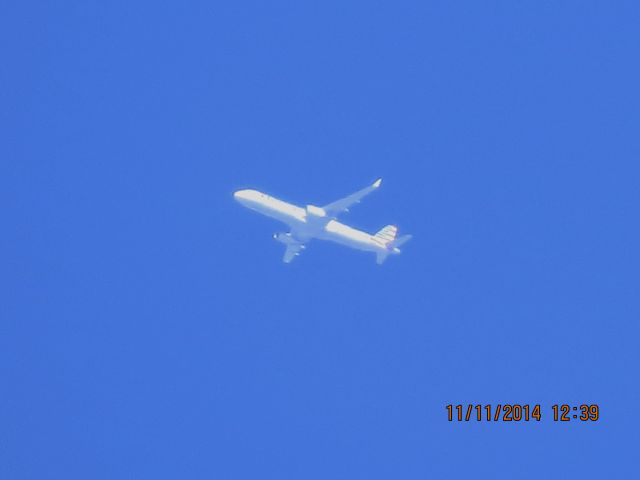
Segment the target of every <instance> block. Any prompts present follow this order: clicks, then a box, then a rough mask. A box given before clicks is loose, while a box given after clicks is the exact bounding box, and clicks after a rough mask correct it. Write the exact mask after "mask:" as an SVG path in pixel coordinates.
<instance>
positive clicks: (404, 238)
mask: <svg viewBox="0 0 640 480" xmlns="http://www.w3.org/2000/svg"><path fill="white" fill-rule="evenodd" d="M412 238H413V235H403V236H401V237H399V238H396V239H395V240H394V241H393V242H391V247H393V248H397V247H400V246H401V245H404V244H405V243H407V242H408V241H409V240H411V239H412Z"/></svg>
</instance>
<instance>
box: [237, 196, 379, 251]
mask: <svg viewBox="0 0 640 480" xmlns="http://www.w3.org/2000/svg"><path fill="white" fill-rule="evenodd" d="M234 197H235V199H236V200H237V201H238V202H240V203H241V204H242V205H244V206H245V207H247V208H250V209H251V210H255V211H256V212H259V213H262V214H263V215H266V216H268V217H271V218H275V219H276V220H280V221H281V222H284V223H286V224H287V225H289V226H290V227H291V233H292V235H294V237H295V238H296V239H298V240H299V241H301V242H307V241H309V240H311V239H312V238H318V239H321V240H330V241H332V242H336V243H340V244H342V245H346V246H348V247H352V248H356V249H358V250H365V251H369V252H380V251H387V250H388V247H387V246H386V245H385V244H384V243H383V242H381V241H380V240H379V239H378V238H375V236H374V235H370V234H368V233H367V232H363V231H362V230H357V229H355V228H352V227H350V226H348V225H345V224H344V223H340V222H338V221H337V220H335V219H333V218H331V217H328V216H326V213H325V212H324V210H322V209H321V208H319V207H314V206H312V205H309V206H307V208H301V207H298V206H296V205H292V204H290V203H287V202H283V201H282V200H278V199H277V198H274V197H271V196H269V195H267V194H265V193H262V192H258V191H257V190H239V191H237V192H235V193H234Z"/></svg>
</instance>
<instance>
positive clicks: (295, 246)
mask: <svg viewBox="0 0 640 480" xmlns="http://www.w3.org/2000/svg"><path fill="white" fill-rule="evenodd" d="M302 250H304V245H303V244H301V243H290V244H288V245H287V249H286V250H285V252H284V257H283V258H282V261H283V262H284V263H291V262H292V261H293V259H294V258H296V257H297V256H298V255H300V252H301V251H302Z"/></svg>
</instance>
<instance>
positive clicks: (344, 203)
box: [322, 178, 382, 217]
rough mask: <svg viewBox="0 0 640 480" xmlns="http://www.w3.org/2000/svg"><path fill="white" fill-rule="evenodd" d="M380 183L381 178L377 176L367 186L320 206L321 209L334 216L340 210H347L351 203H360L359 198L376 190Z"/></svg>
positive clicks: (340, 211)
mask: <svg viewBox="0 0 640 480" xmlns="http://www.w3.org/2000/svg"><path fill="white" fill-rule="evenodd" d="M381 183H382V179H381V178H379V179H377V180H376V181H375V182H373V184H372V185H369V186H368V187H366V188H363V189H362V190H360V191H358V192H356V193H352V194H351V195H349V196H348V197H345V198H342V199H340V200H337V201H335V202H333V203H330V204H328V205H325V206H324V207H322V209H323V210H324V211H325V212H327V215H330V216H332V217H335V216H336V215H339V214H340V213H342V212H348V211H349V208H351V206H352V205H355V204H356V203H360V200H362V199H363V198H364V197H365V196H367V195H369V194H370V193H371V192H373V191H374V190H376V189H377V188H378V187H379V186H380V184H381Z"/></svg>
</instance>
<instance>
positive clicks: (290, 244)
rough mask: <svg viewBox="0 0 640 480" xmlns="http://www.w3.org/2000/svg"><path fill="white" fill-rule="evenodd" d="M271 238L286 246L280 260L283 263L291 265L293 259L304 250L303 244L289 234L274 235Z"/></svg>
mask: <svg viewBox="0 0 640 480" xmlns="http://www.w3.org/2000/svg"><path fill="white" fill-rule="evenodd" d="M273 238H274V239H276V240H277V241H278V242H280V243H283V244H285V245H286V246H287V249H286V250H285V252H284V257H283V258H282V261H283V262H284V263H291V262H292V261H293V259H294V258H296V257H297V256H298V255H300V252H301V251H302V250H304V249H305V245H304V243H303V242H301V241H300V240H298V239H297V238H296V237H294V236H293V235H292V234H291V233H276V234H275V235H274V236H273Z"/></svg>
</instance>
